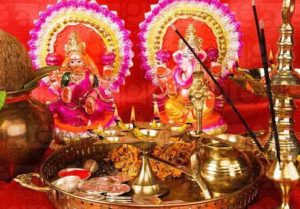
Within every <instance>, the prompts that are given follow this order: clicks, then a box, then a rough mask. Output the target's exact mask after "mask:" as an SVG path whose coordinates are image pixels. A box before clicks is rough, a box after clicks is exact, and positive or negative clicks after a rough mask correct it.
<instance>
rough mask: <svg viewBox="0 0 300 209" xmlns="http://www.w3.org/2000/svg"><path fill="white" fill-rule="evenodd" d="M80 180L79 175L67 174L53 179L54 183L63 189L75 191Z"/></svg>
mask: <svg viewBox="0 0 300 209" xmlns="http://www.w3.org/2000/svg"><path fill="white" fill-rule="evenodd" d="M80 181H81V178H80V177H79V176H65V177H62V178H59V179H57V180H55V181H53V182H52V184H53V185H54V186H56V187H57V188H59V189H61V190H63V191H66V192H74V191H75V190H76V187H77V185H78V183H79V182H80Z"/></svg>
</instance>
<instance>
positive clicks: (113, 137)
mask: <svg viewBox="0 0 300 209" xmlns="http://www.w3.org/2000/svg"><path fill="white" fill-rule="evenodd" d="M105 139H106V140H107V141H109V142H119V141H120V137H119V136H108V137H105Z"/></svg>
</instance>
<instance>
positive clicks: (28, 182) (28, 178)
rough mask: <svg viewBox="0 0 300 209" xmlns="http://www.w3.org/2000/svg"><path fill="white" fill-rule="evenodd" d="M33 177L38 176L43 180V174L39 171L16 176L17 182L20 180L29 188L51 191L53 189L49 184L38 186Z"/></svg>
mask: <svg viewBox="0 0 300 209" xmlns="http://www.w3.org/2000/svg"><path fill="white" fill-rule="evenodd" d="M32 177H36V178H38V179H39V180H41V176H40V174H38V173H25V174H21V175H18V176H17V177H15V178H14V181H15V182H18V183H19V184H21V185H22V186H23V187H26V188H28V189H32V190H35V191H38V192H49V191H51V188H50V187H47V186H38V185H36V184H34V183H33V182H32Z"/></svg>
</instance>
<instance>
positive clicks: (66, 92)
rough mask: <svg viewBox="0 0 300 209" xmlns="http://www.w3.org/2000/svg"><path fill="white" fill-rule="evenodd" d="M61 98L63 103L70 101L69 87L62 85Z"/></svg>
mask: <svg viewBox="0 0 300 209" xmlns="http://www.w3.org/2000/svg"><path fill="white" fill-rule="evenodd" d="M61 99H62V101H63V102H64V103H70V102H71V100H72V89H71V88H70V87H64V88H63V89H62V91H61Z"/></svg>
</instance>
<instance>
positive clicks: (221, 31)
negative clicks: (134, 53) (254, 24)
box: [139, 0, 242, 85]
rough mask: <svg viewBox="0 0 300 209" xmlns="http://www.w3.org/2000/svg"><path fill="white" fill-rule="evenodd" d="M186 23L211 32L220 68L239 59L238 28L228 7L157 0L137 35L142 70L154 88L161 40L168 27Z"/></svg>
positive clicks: (208, 0) (199, 0)
mask: <svg viewBox="0 0 300 209" xmlns="http://www.w3.org/2000/svg"><path fill="white" fill-rule="evenodd" d="M187 19H191V20H192V21H197V22H201V24H203V23H204V24H205V25H207V26H208V28H210V30H211V31H212V33H213V35H214V37H215V39H216V44H217V49H218V59H217V61H218V62H219V63H220V64H222V66H224V67H225V66H226V65H228V64H229V63H230V62H232V61H235V60H236V59H237V57H238V56H239V53H240V49H241V46H242V44H241V32H240V31H239V26H240V25H239V23H238V22H237V21H236V20H235V16H234V14H233V13H232V12H231V11H230V9H229V7H228V5H226V4H223V3H221V2H220V1H219V0H160V1H159V2H158V4H156V5H152V6H151V11H150V12H149V13H147V14H146V15H145V20H144V22H142V23H141V24H140V33H139V38H140V42H141V50H140V51H141V59H142V63H143V64H142V68H143V69H145V70H146V78H147V79H149V80H152V82H153V84H154V85H156V84H157V81H156V72H155V70H154V67H155V66H156V65H157V60H156V53H157V51H159V50H161V49H162V48H163V42H164V37H165V35H166V34H167V33H168V32H170V26H171V25H172V24H175V22H176V21H178V20H187ZM171 30H172V29H171ZM172 32H173V33H175V32H174V31H172ZM183 32H184V31H182V33H183ZM175 36H176V34H175ZM204 42H205V40H204ZM163 50H166V49H163Z"/></svg>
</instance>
